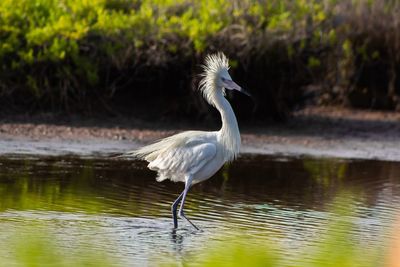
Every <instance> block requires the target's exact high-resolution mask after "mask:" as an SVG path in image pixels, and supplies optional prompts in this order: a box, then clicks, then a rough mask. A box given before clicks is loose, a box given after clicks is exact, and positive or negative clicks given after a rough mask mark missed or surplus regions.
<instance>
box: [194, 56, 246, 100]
mask: <svg viewBox="0 0 400 267" xmlns="http://www.w3.org/2000/svg"><path fill="white" fill-rule="evenodd" d="M203 69H204V73H203V74H202V76H203V79H202V80H201V81H200V85H199V88H200V90H201V91H202V93H203V95H204V97H205V98H206V99H207V100H208V102H210V103H211V102H212V101H210V100H212V99H211V98H212V97H213V96H214V95H215V94H217V93H222V94H223V95H225V90H237V91H239V92H242V93H244V94H246V95H248V96H250V94H249V93H248V92H246V91H244V90H243V88H241V87H240V86H239V85H238V84H237V83H235V82H234V81H233V80H232V78H231V76H230V75H229V72H228V70H229V60H228V58H227V57H226V56H225V55H224V53H222V52H218V53H215V54H211V55H207V56H206V59H205V64H204V65H203Z"/></svg>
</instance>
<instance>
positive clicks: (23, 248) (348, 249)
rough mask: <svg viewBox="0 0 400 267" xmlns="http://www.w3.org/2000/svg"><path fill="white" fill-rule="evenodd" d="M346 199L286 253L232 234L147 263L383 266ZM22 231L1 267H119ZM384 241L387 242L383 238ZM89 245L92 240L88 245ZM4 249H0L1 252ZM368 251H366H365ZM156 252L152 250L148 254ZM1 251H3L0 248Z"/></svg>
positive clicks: (92, 252) (40, 229) (380, 250)
mask: <svg viewBox="0 0 400 267" xmlns="http://www.w3.org/2000/svg"><path fill="white" fill-rule="evenodd" d="M347 200H348V199H347V198H341V199H339V200H336V202H335V203H334V205H333V207H334V208H333V209H334V212H332V214H331V218H329V219H328V222H329V223H328V224H327V225H326V227H325V229H324V233H323V234H322V235H318V236H316V237H315V240H313V241H312V243H313V244H314V245H313V246H312V247H304V248H297V249H295V251H286V250H285V249H283V248H281V247H280V245H279V244H278V243H276V242H273V241H272V240H268V239H267V240H263V241H262V242H260V240H259V239H257V238H255V237H253V238H248V237H246V236H245V235H240V233H238V235H237V236H235V237H224V236H221V237H220V238H218V241H213V242H211V243H210V244H208V245H207V246H205V247H206V248H205V249H204V248H203V249H202V251H199V253H197V254H195V255H193V254H192V255H185V256H184V258H183V263H182V262H176V259H174V258H173V257H171V258H168V256H165V259H164V260H163V262H162V263H160V262H157V261H156V262H154V261H151V260H150V265H151V266H181V265H182V264H183V265H184V266H204V267H211V266H230V267H235V266H250V267H251V266H254V267H256V266H269V267H275V266H276V267H278V266H299V267H300V266H301V267H320V266H341V267H356V266H363V267H368V266H371V267H372V266H374V267H375V266H383V265H384V263H385V258H386V257H387V251H386V250H387V249H386V248H384V247H381V246H375V247H372V248H371V246H369V247H368V250H365V245H367V246H368V244H365V243H363V242H361V243H360V242H358V241H356V240H354V239H353V234H352V232H353V231H355V230H356V223H355V221H354V219H352V218H354V217H352V212H351V210H353V208H354V207H352V206H351V205H349V202H348V201H347ZM27 227H30V228H28V229H25V230H24V233H21V234H19V235H14V238H12V239H11V240H8V242H7V243H2V244H1V245H0V248H2V246H7V249H5V251H10V248H12V253H10V254H8V255H7V256H6V257H3V258H2V261H1V262H0V266H123V265H121V263H119V262H118V259H113V260H111V258H109V257H110V256H109V255H108V254H107V253H105V252H102V251H101V250H99V249H98V248H97V249H92V248H91V247H90V246H89V247H87V246H85V247H79V246H75V247H73V248H72V252H71V249H68V251H64V250H63V249H62V248H61V247H60V246H59V244H58V243H57V236H56V235H54V236H53V234H51V232H47V233H46V231H45V229H46V226H43V225H34V224H32V225H31V226H27ZM382 242H383V244H384V243H385V240H382ZM92 244H93V243H92ZM0 251H3V250H0ZM366 251H368V253H366ZM151 253H156V252H155V251H153V252H149V254H150V255H151ZM0 255H2V252H0Z"/></svg>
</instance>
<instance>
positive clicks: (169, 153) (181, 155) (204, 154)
mask: <svg viewBox="0 0 400 267" xmlns="http://www.w3.org/2000/svg"><path fill="white" fill-rule="evenodd" d="M216 153H217V148H216V146H215V144H213V143H211V142H207V143H204V140H191V141H188V142H185V143H183V144H181V145H180V146H177V147H171V148H169V149H167V150H165V151H163V152H162V153H160V154H159V155H158V156H157V158H156V159H155V160H153V161H151V162H150V164H149V166H148V167H149V168H150V169H151V170H154V171H158V172H159V175H161V176H166V175H167V176H170V175H189V174H195V173H196V172H198V171H199V170H200V169H201V168H202V167H203V166H204V165H205V164H206V163H207V162H209V161H210V160H212V159H213V158H214V157H215V155H216ZM163 178H164V177H163Z"/></svg>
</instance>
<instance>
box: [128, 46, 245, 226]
mask: <svg viewBox="0 0 400 267" xmlns="http://www.w3.org/2000/svg"><path fill="white" fill-rule="evenodd" d="M202 67H203V73H202V74H201V77H202V79H201V80H200V82H199V86H198V89H199V90H200V92H201V93H202V95H203V97H204V99H205V100H206V101H207V102H208V103H209V104H210V105H211V106H213V107H215V108H216V109H217V110H218V111H219V113H220V115H221V121H222V126H221V128H220V130H218V131H184V132H181V133H178V134H175V135H172V136H169V137H166V138H164V139H161V140H159V141H157V142H155V143H153V144H150V145H147V146H144V147H141V148H139V149H136V150H133V151H130V152H127V153H125V155H126V156H131V157H136V158H138V159H142V160H145V161H147V162H148V166H147V167H148V168H149V169H150V170H153V171H156V172H157V178H156V180H157V181H158V182H161V181H164V180H167V179H169V180H171V181H173V182H184V183H185V187H184V190H183V191H182V193H181V194H180V195H179V197H178V198H177V199H176V200H175V201H174V202H173V204H172V207H171V211H172V218H173V223H174V228H173V229H177V228H178V218H177V212H178V216H179V217H180V218H181V219H185V220H186V221H187V222H188V223H190V224H191V225H192V226H193V227H194V228H195V229H196V230H199V228H198V227H197V226H196V225H195V224H194V223H193V222H192V221H190V220H189V219H188V218H187V217H186V216H185V213H184V205H185V201H186V196H187V194H188V192H189V189H190V188H191V187H192V186H193V185H195V184H197V183H200V182H203V181H205V180H207V179H209V178H210V177H212V176H213V175H214V174H215V173H216V172H217V171H218V170H219V169H220V168H221V167H222V166H223V165H224V164H225V163H227V162H231V161H233V160H234V159H235V158H236V157H237V156H238V153H239V150H240V146H241V137H240V132H239V127H238V122H237V120H236V116H235V113H234V111H233V109H232V107H231V105H230V104H229V102H228V100H227V99H226V98H225V96H226V91H227V90H236V91H239V92H242V93H244V94H246V95H248V96H250V97H251V95H250V94H249V93H248V92H247V91H245V90H244V89H243V88H242V87H240V86H239V85H238V84H237V83H235V82H234V81H233V80H232V78H231V76H230V75H229V72H228V70H229V68H230V67H229V60H228V58H227V57H226V56H225V54H224V53H222V52H217V53H214V54H209V55H207V56H206V57H205V63H204V65H203V66H202ZM179 203H180V207H179V211H178V205H179Z"/></svg>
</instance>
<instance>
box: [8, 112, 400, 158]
mask: <svg viewBox="0 0 400 267" xmlns="http://www.w3.org/2000/svg"><path fill="white" fill-rule="evenodd" d="M154 124H156V123H147V124H143V123H140V122H137V121H135V122H132V120H129V119H116V120H112V121H103V120H90V121H89V120H82V119H80V120H74V121H72V122H60V121H58V120H55V119H53V118H50V119H48V118H47V119H45V120H44V119H43V118H33V119H32V118H18V119H15V118H5V119H3V120H2V122H1V123H0V154H2V155H11V154H24V155H63V154H75V155H79V156H93V155H96V156H107V155H111V154H113V153H121V152H124V151H127V150H130V149H134V148H136V147H138V146H140V145H143V144H147V143H149V142H152V141H154V140H156V139H159V138H161V137H164V136H168V135H171V134H173V133H176V132H179V131H181V130H185V129H191V128H195V127H190V125H189V124H186V125H179V126H176V127H174V126H168V127H165V126H160V127H157V126H155V125H154ZM149 125H151V126H149ZM213 128H214V127H213ZM160 129H162V130H160ZM242 140H243V147H242V152H243V153H258V154H268V155H282V156H310V157H335V158H336V157H338V158H354V159H379V160H391V161H400V114H398V113H391V112H370V111H354V110H347V109H340V110H339V111H338V110H337V109H334V108H308V109H305V110H302V111H299V112H297V113H295V114H294V115H293V118H292V119H291V120H290V121H289V122H288V123H286V124H282V125H272V126H271V125H258V126H246V125H243V126H242Z"/></svg>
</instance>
